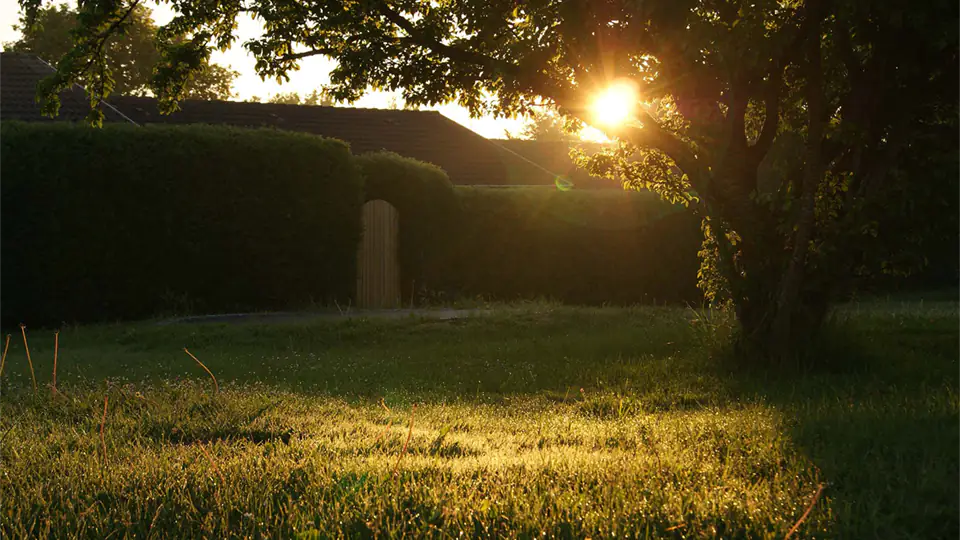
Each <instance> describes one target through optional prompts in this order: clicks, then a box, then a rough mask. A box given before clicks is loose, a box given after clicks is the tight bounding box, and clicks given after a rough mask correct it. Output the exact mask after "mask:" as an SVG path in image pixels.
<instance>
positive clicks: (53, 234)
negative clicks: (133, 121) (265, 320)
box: [0, 122, 362, 325]
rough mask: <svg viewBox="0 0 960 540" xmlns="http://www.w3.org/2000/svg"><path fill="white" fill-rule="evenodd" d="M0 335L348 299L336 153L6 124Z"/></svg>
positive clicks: (346, 215)
mask: <svg viewBox="0 0 960 540" xmlns="http://www.w3.org/2000/svg"><path fill="white" fill-rule="evenodd" d="M0 141H2V155H3V161H2V177H3V183H2V191H0V192H2V199H0V204H2V210H0V216H2V225H0V226H2V235H3V237H2V246H3V257H2V299H3V302H2V319H3V324H5V325H7V324H15V323H16V322H19V321H24V322H26V323H27V324H34V325H36V324H57V323H59V322H61V321H66V322H88V321H103V320H117V319H129V318H136V317H146V316H153V315H156V314H158V313H159V312H163V311H169V310H173V309H183V308H185V307H186V308H188V309H190V310H192V311H200V312H224V311H232V310H266V309H282V308H291V307H296V306H298V305H305V304H307V303H309V302H311V301H316V302H323V301H327V300H332V299H334V298H346V297H349V296H350V295H351V294H352V293H353V288H354V276H355V273H356V268H355V267H356V245H357V241H358V239H359V235H360V230H359V229H360V226H359V211H360V204H361V201H362V182H361V179H360V176H359V172H358V171H357V169H356V166H355V164H354V162H353V159H352V157H351V155H350V151H349V148H348V147H347V145H346V144H344V143H342V142H339V141H335V140H328V139H322V138H319V137H316V136H312V135H306V134H300V133H292V132H284V131H277V130H246V129H237V128H227V127H212V126H150V127H136V126H129V125H110V126H106V127H104V128H102V129H92V128H88V127H85V126H81V125H72V124H66V123H43V124H22V123H11V122H4V123H3V125H2V133H0Z"/></svg>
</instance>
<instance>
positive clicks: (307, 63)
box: [0, 0, 524, 139]
mask: <svg viewBox="0 0 960 540" xmlns="http://www.w3.org/2000/svg"><path fill="white" fill-rule="evenodd" d="M58 3H60V2H58ZM67 3H70V4H72V3H73V2H67ZM148 5H149V4H148ZM150 7H151V8H152V9H153V17H154V20H155V21H156V22H157V24H163V23H165V22H167V21H169V20H170V18H171V17H173V13H172V12H171V10H170V9H169V7H168V6H166V5H160V6H157V5H150ZM19 12H20V7H19V5H18V4H17V0H0V43H3V42H8V41H16V40H17V39H18V38H19V35H20V33H19V32H17V31H16V30H14V29H13V25H14V24H16V23H17V21H18V20H19V18H20V15H19ZM238 26H239V27H238V31H237V35H238V36H239V39H238V43H237V45H235V46H234V47H233V48H232V49H230V50H229V51H227V52H224V53H221V52H215V53H214V55H213V61H214V62H215V63H217V64H220V65H222V66H225V67H227V66H229V67H231V68H232V69H234V70H236V71H238V72H240V76H239V77H237V79H236V80H235V81H234V91H235V92H236V93H237V97H236V98H235V99H240V100H243V99H247V98H250V97H252V96H258V97H260V98H261V99H265V98H267V97H269V96H271V95H273V94H276V93H278V92H297V93H299V94H300V95H301V96H302V95H306V94H309V93H310V92H311V91H312V90H315V89H320V87H321V86H322V85H323V84H324V83H326V82H328V81H329V79H328V74H329V72H330V69H331V67H332V66H333V65H334V64H333V61H332V60H329V59H326V58H320V57H313V58H307V59H304V60H303V61H302V62H301V65H300V70H299V71H297V72H292V73H290V81H289V82H285V83H284V84H283V85H279V84H277V83H276V81H272V80H267V81H263V80H261V79H260V77H259V76H257V74H256V73H255V72H254V60H253V57H252V56H249V55H248V54H247V51H246V50H245V49H243V48H242V47H241V46H240V45H241V44H242V43H243V42H244V41H246V39H249V38H251V37H253V36H256V35H258V33H259V29H260V25H259V23H258V22H256V21H254V20H253V19H251V18H241V19H240V22H239V25H238ZM392 97H394V96H393V94H390V93H387V92H370V93H368V94H367V95H365V96H364V97H363V98H361V99H360V100H359V101H357V102H355V103H352V104H350V106H354V107H371V108H386V107H388V106H389V105H390V102H391V98H392ZM396 97H397V99H398V101H399V102H400V103H402V100H401V99H399V96H396ZM423 108H424V109H430V110H437V111H440V113H441V114H443V115H444V116H446V117H447V118H450V119H451V120H454V121H455V122H458V123H460V124H462V125H464V126H466V127H468V128H470V129H472V130H474V131H476V132H477V133H479V134H481V135H483V136H484V137H487V138H498V139H500V138H504V137H505V133H504V130H509V131H510V133H512V134H514V135H519V134H520V131H521V129H522V127H523V124H524V120H523V119H521V118H510V119H503V118H500V119H497V118H493V117H489V116H487V117H481V118H470V113H468V112H467V110H466V109H464V108H463V107H460V106H457V105H454V104H450V105H441V106H439V107H423Z"/></svg>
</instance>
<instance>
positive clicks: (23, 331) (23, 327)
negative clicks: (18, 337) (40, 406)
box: [20, 323, 40, 394]
mask: <svg viewBox="0 0 960 540" xmlns="http://www.w3.org/2000/svg"><path fill="white" fill-rule="evenodd" d="M20 333H21V334H23V348H24V349H26V350H27V364H29V365H30V378H31V379H32V380H33V393H34V394H37V393H39V392H40V391H39V389H37V376H36V374H35V373H34V372H33V360H31V359H30V346H29V345H27V326H26V325H25V324H23V323H20Z"/></svg>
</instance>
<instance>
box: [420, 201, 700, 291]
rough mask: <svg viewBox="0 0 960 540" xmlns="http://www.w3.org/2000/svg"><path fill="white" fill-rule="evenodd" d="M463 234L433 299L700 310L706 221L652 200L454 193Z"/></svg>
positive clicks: (439, 262)
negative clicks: (699, 256) (689, 304)
mask: <svg viewBox="0 0 960 540" xmlns="http://www.w3.org/2000/svg"><path fill="white" fill-rule="evenodd" d="M457 192H458V194H459V196H460V200H461V207H462V210H461V215H460V219H459V225H458V227H456V228H452V229H450V231H451V234H452V235H453V236H454V238H453V241H452V242H448V243H447V244H446V245H445V246H444V248H443V250H444V253H443V254H442V255H437V256H435V257H434V260H435V261H436V263H435V264H434V265H433V266H432V267H430V268H428V269H427V270H426V271H425V279H424V286H425V288H426V289H427V291H425V293H426V294H428V295H432V294H440V295H442V296H445V297H447V298H450V297H476V296H481V297H484V298H488V299H499V300H513V299H523V298H538V297H540V298H552V299H555V300H559V301H563V302H570V303H577V304H604V303H609V304H633V303H681V302H694V303H698V302H700V301H701V299H702V295H701V293H700V292H699V290H698V289H697V287H696V284H697V269H698V268H699V261H698V259H697V251H698V250H699V248H700V243H701V241H702V234H701V232H700V222H699V219H697V218H696V217H695V216H693V215H692V214H691V213H689V212H687V211H685V210H684V209H682V208H678V207H675V206H670V205H668V204H666V203H664V202H662V201H660V200H659V199H658V198H657V197H656V196H655V195H653V194H650V193H637V192H623V191H619V190H597V191H586V190H584V191H577V190H573V191H557V190H555V189H545V188H479V187H475V188H465V187H462V188H457Z"/></svg>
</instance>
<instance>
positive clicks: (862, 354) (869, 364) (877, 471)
mask: <svg viewBox="0 0 960 540" xmlns="http://www.w3.org/2000/svg"><path fill="white" fill-rule="evenodd" d="M958 337H960V336H958V330H957V320H956V315H955V312H954V314H952V315H950V314H946V315H936V314H934V315H933V316H923V315H921V314H916V313H914V314H906V315H883V314H876V313H875V314H873V315H871V316H859V317H848V316H840V317H838V318H837V319H836V320H834V321H832V323H831V325H830V326H829V327H828V328H826V329H825V332H824V333H823V334H822V335H821V336H820V338H819V339H818V340H817V342H815V343H813V344H812V347H811V349H810V354H813V355H815V358H814V360H815V361H814V362H812V363H810V364H809V365H810V366H811V367H808V368H807V369H805V370H793V371H791V370H781V371H776V372H774V371H758V370H753V371H743V370H742V371H739V372H736V371H734V372H732V373H731V375H730V377H729V378H728V379H727V382H728V384H730V387H731V388H733V389H735V390H734V393H735V394H737V395H739V396H749V395H757V396H761V397H762V399H763V400H764V401H765V402H767V403H769V404H770V405H772V406H774V407H776V408H777V409H779V410H780V411H782V413H783V416H784V418H785V419H786V420H787V423H786V426H787V434H788V435H789V436H790V438H791V439H792V441H793V444H794V445H795V446H796V448H797V449H798V450H799V451H800V452H802V453H803V454H805V455H806V456H808V457H809V459H810V460H811V461H812V462H813V463H814V464H815V465H816V466H817V467H818V469H819V472H820V474H821V478H822V479H823V480H824V481H825V482H827V485H826V489H825V491H824V497H825V498H826V500H828V501H829V503H830V506H831V508H832V511H833V513H834V514H835V517H834V520H835V524H836V530H835V532H836V534H837V536H838V537H842V538H893V537H906V538H951V537H956V536H957V534H958V529H957V523H958V520H960V511H958V504H960V486H958V484H957V478H958V477H960V467H958V455H957V448H960V430H958V425H960V414H958V409H960V402H958V393H957V390H958V381H957V378H958V365H960V364H958V358H960V343H958Z"/></svg>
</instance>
